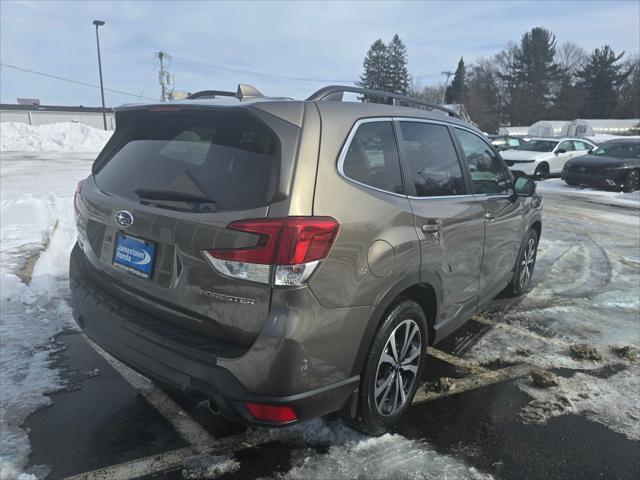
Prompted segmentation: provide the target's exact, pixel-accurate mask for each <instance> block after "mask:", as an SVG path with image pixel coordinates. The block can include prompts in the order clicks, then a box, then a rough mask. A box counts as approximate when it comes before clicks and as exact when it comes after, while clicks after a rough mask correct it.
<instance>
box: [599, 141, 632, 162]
mask: <svg viewBox="0 0 640 480" xmlns="http://www.w3.org/2000/svg"><path fill="white" fill-rule="evenodd" d="M593 155H607V156H609V157H621V158H634V157H640V142H638V143H631V142H617V143H615V142H614V143H604V144H602V145H600V146H599V147H598V148H596V149H595V150H594V151H593Z"/></svg>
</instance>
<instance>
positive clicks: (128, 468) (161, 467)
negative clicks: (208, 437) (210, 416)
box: [65, 447, 198, 480]
mask: <svg viewBox="0 0 640 480" xmlns="http://www.w3.org/2000/svg"><path fill="white" fill-rule="evenodd" d="M197 453H198V452H196V450H195V449H194V448H193V447H186V448H180V449H178V450H171V451H169V452H164V453H159V454H157V455H151V456H149V457H144V458H139V459H137V460H131V461H130V462H125V463H120V464H118V465H112V466H110V467H105V468H99V469H97V470H92V471H90V472H85V473H79V474H77V475H73V476H71V477H67V478H66V479H65V480H132V479H134V478H140V477H143V476H146V475H157V474H159V473H163V472H170V471H171V470H176V469H178V468H180V467H182V464H183V462H184V460H185V459H186V458H188V457H190V456H192V455H196V454H197Z"/></svg>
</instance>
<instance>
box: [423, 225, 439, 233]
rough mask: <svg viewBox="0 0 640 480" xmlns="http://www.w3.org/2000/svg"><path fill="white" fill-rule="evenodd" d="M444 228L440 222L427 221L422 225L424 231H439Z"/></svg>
mask: <svg viewBox="0 0 640 480" xmlns="http://www.w3.org/2000/svg"><path fill="white" fill-rule="evenodd" d="M441 229H442V225H440V224H439V223H425V224H424V225H422V226H421V227H420V230H422V232H423V233H438V232H439V231H440V230H441Z"/></svg>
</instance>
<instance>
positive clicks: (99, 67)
mask: <svg viewBox="0 0 640 480" xmlns="http://www.w3.org/2000/svg"><path fill="white" fill-rule="evenodd" d="M93 24H94V25H95V26H96V44H97V45H98V71H99V72H100V95H101V96H102V122H103V123H104V129H105V130H106V129H107V113H106V112H105V108H104V86H103V85H102V60H101V59H100V37H99V36H98V27H101V26H102V25H104V22H103V21H102V20H94V21H93Z"/></svg>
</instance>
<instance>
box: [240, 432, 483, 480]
mask: <svg viewBox="0 0 640 480" xmlns="http://www.w3.org/2000/svg"><path fill="white" fill-rule="evenodd" d="M268 442H279V443H282V444H285V445H286V448H291V449H292V450H293V451H294V453H293V455H292V459H291V462H292V467H291V468H290V470H289V471H288V472H286V473H284V474H283V475H279V476H278V477H277V478H279V479H282V480H294V479H308V478H314V479H320V480H323V479H327V480H329V479H334V478H353V479H355V478H367V479H369V478H370V479H385V480H386V479H389V478H393V479H399V480H403V479H420V480H428V479H441V478H455V479H474V480H488V479H491V478H493V477H492V476H491V475H487V474H484V473H481V472H479V471H478V470H476V469H475V468H474V467H472V466H469V465H467V464H466V463H465V462H464V461H462V460H459V459H457V458H456V457H453V456H451V455H445V454H442V453H438V452H437V451H435V450H434V449H433V448H431V447H430V446H429V445H428V444H426V443H424V442H420V441H415V440H410V439H407V438H405V437H403V436H401V435H397V434H385V435H383V436H381V437H377V438H371V437H369V436H367V435H364V434H362V433H359V432H356V431H354V430H352V429H351V428H349V427H347V426H346V425H345V424H344V423H342V421H339V420H336V421H326V420H324V419H315V420H311V421H308V422H305V423H302V424H298V425H294V426H292V427H289V428H286V429H270V430H266V429H251V430H249V431H248V432H247V434H246V438H245V440H244V443H246V444H247V445H256V444H264V443H268Z"/></svg>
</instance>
